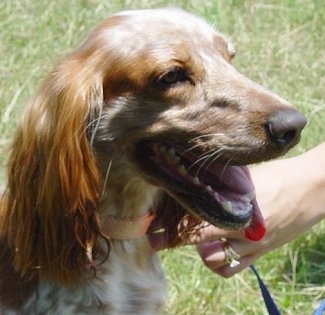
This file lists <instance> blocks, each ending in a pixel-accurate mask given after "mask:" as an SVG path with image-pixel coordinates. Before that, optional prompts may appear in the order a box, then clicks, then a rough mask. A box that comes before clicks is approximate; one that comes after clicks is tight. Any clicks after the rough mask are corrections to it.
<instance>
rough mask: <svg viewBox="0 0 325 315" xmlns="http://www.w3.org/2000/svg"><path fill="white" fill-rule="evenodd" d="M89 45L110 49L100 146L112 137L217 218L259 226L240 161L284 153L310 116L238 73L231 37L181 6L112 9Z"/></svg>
mask: <svg viewBox="0 0 325 315" xmlns="http://www.w3.org/2000/svg"><path fill="white" fill-rule="evenodd" d="M93 45H97V46H101V49H102V51H104V53H105V54H106V58H107V59H106V61H104V64H101V67H102V69H103V71H104V84H103V94H104V99H105V106H104V108H103V112H102V113H101V118H100V123H99V124H98V128H96V129H97V130H96V134H95V143H96V145H97V147H100V148H103V147H105V146H108V147H111V146H112V144H114V147H115V148H116V149H115V150H116V151H118V154H119V155H123V156H124V157H126V159H127V161H128V162H127V163H129V164H131V165H132V167H134V168H135V172H137V173H138V174H141V176H142V177H143V178H144V179H145V180H146V181H148V182H149V183H152V184H153V185H155V186H158V187H160V188H162V189H164V190H165V191H166V192H167V193H168V194H169V195H170V196H172V197H173V198H174V199H175V200H176V201H177V202H178V203H179V204H181V205H182V206H183V207H185V208H186V209H188V210H190V211H192V212H194V213H196V214H197V215H199V216H200V217H202V218H204V219H205V220H207V221H209V222H211V223H213V224H217V225H219V226H223V227H230V228H238V227H243V226H244V225H247V223H248V222H250V220H252V216H253V220H252V222H253V225H254V229H257V230H258V229H263V227H262V223H261V222H260V214H259V210H258V207H257V204H256V201H255V195H254V189H253V185H252V183H251V180H250V176H249V173H248V170H247V168H246V167H243V166H241V165H246V164H250V163H255V162H259V161H263V160H267V159H270V158H274V157H276V156H279V155H280V154H283V153H285V152H286V151H287V150H288V149H289V148H290V147H292V146H293V145H294V144H295V143H296V142H297V141H298V139H299V134H300V130H301V129H302V127H303V126H304V124H305V119H304V117H303V116H301V115H300V114H298V113H297V112H296V111H295V110H294V109H292V107H291V106H290V105H289V104H288V103H287V102H286V101H285V100H283V99H281V98H280V97H278V96H276V95H275V94H272V93H271V92H269V91H267V90H266V89H264V88H263V87H261V86H259V85H258V84H256V83H254V82H252V81H251V80H249V79H248V78H246V77H245V76H243V75H242V74H240V73H239V72H238V71H237V70H236V69H235V68H234V67H233V66H232V65H231V63H230V62H231V59H232V57H233V56H234V54H235V52H234V48H233V46H232V45H231V43H230V42H229V41H228V40H227V39H226V38H225V37H224V36H223V35H222V34H220V33H218V32H217V31H215V30H214V29H213V28H212V27H211V26H210V25H208V24H207V23H205V22H204V21H202V20H201V19H199V18H197V17H194V16H192V15H190V14H188V13H185V12H183V11H180V10H156V11H135V12H127V13H123V14H120V15H117V16H114V17H113V18H111V19H109V20H107V21H106V22H105V23H103V24H102V25H101V26H99V28H97V29H95V30H94V32H93V33H92V34H91V35H90V36H89V38H88V40H86V42H85V43H84V44H83V46H81V49H80V51H81V52H84V53H87V51H92V50H94V48H93ZM104 151H105V150H104ZM261 233H262V232H261ZM251 237H252V238H254V237H256V238H258V237H260V235H259V236H251Z"/></svg>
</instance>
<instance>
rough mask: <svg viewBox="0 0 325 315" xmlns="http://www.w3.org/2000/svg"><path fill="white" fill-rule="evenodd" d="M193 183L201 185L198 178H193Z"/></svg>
mask: <svg viewBox="0 0 325 315" xmlns="http://www.w3.org/2000/svg"><path fill="white" fill-rule="evenodd" d="M193 183H194V184H197V185H198V184H200V179H199V178H198V177H197V176H196V177H193Z"/></svg>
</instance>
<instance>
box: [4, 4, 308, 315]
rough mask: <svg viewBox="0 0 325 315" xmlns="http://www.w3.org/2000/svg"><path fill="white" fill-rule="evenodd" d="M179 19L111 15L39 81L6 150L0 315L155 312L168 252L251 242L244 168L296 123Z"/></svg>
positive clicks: (285, 144) (289, 139) (217, 37)
mask: <svg viewBox="0 0 325 315" xmlns="http://www.w3.org/2000/svg"><path fill="white" fill-rule="evenodd" d="M234 55H235V50H234V48H233V45H232V44H231V42H230V41H229V40H228V39H227V38H226V37H225V36H224V35H222V34H221V33H220V32H218V31H217V30H215V29H214V28H213V27H212V26H210V25H209V24H208V23H207V22H205V21H204V20H202V19H201V18H199V17H196V16H193V15H192V14H190V13H187V12H185V11H182V10H181V9H176V8H175V9H155V10H135V11H125V12H121V13H117V14H115V15H113V16H111V17H110V18H108V19H107V20H105V21H104V22H103V23H102V24H100V25H99V26H97V27H96V28H95V29H94V30H93V31H92V32H90V34H89V36H88V37H87V38H86V39H85V41H84V42H83V43H82V44H81V45H80V46H79V47H78V48H77V49H76V51H74V52H72V53H71V54H69V55H68V56H66V57H65V58H63V59H62V60H61V61H60V62H59V63H58V65H57V66H56V67H55V69H54V70H53V71H52V72H51V73H50V75H49V76H48V77H47V79H46V80H45V81H44V83H43V84H42V85H41V87H40V89H39V91H38V93H37V94H36V96H35V97H34V98H33V100H32V101H31V102H29V103H28V105H27V107H26V110H25V111H24V114H23V116H22V119H21V122H20V124H19V126H18V128H17V131H16V133H15V134H14V137H13V142H12V146H11V151H10V156H9V159H8V165H7V180H6V187H5V189H4V192H3V194H2V197H1V205H0V248H1V251H0V312H1V314H5V315H7V314H19V315H23V314H25V315H27V314H28V315H30V314H52V315H53V314H110V315H113V314H114V315H117V314H123V315H126V314H133V315H134V314H141V315H146V314H158V313H159V312H160V311H161V309H162V308H163V305H164V301H165V293H164V292H165V281H164V275H163V271H162V270H161V267H160V265H159V262H158V260H157V257H156V255H155V253H154V251H153V249H152V248H151V246H150V242H149V240H148V234H154V233H159V232H161V230H159V229H163V232H164V233H166V234H167V235H168V237H169V242H170V246H171V247H172V246H175V245H177V244H182V243H184V242H186V240H187V239H188V238H190V237H191V236H193V235H195V233H196V232H197V229H199V228H200V227H201V226H202V224H205V222H208V223H209V224H213V225H216V226H220V227H223V228H227V229H243V231H244V233H245V235H246V237H247V238H249V239H252V240H258V239H260V238H261V237H262V236H263V234H264V224H263V219H262V216H261V213H260V211H259V209H258V205H257V203H256V199H255V195H254V187H253V184H252V182H251V180H250V175H249V171H248V168H247V167H246V166H245V165H248V164H251V163H257V162H261V161H264V160H268V159H272V158H275V157H278V156H280V155H282V154H284V153H285V152H287V151H288V150H289V149H290V148H291V147H293V146H294V145H295V144H296V143H297V142H298V141H299V138H300V133H301V130H302V129H303V127H304V125H305V124H306V119H305V117H304V116H303V115H302V114H300V113H299V112H298V111H296V110H295V109H294V108H293V107H292V106H291V105H290V104H289V103H288V102H287V101H285V100H284V99H282V98H280V97H279V96H277V95H275V94H273V93H272V92H270V91H268V90H267V89H265V88H263V87H262V86H260V85H258V84H257V83H255V82H253V81H251V80H250V79H248V78H247V77H245V76H244V75H242V74H241V73H240V72H238V71H237V70H236V69H235V68H234V67H233V66H232V65H231V60H232V58H233V57H234Z"/></svg>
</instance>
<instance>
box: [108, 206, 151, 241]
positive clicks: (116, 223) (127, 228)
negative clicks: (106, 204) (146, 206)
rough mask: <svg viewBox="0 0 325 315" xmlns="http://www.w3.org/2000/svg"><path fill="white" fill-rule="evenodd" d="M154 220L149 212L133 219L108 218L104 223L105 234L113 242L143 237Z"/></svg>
mask: <svg viewBox="0 0 325 315" xmlns="http://www.w3.org/2000/svg"><path fill="white" fill-rule="evenodd" d="M154 218H155V215H154V214H153V213H151V212H148V213H147V214H145V215H143V216H140V217H133V218H117V217H116V216H113V215H112V216H108V220H107V222H106V223H105V226H104V230H105V234H106V235H107V236H108V237H109V238H110V239H113V240H133V239H136V238H139V237H143V236H145V234H146V233H147V231H148V228H149V226H150V224H151V222H152V221H153V219H154Z"/></svg>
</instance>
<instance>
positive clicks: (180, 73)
mask: <svg viewBox="0 0 325 315" xmlns="http://www.w3.org/2000/svg"><path fill="white" fill-rule="evenodd" d="M188 80H189V76H188V74H187V72H186V71H185V70H184V69H180V68H175V69H172V70H169V71H168V72H166V73H165V74H164V75H162V76H161V77H160V78H159V79H158V83H159V85H160V86H161V87H164V88H168V87H171V86H173V85H175V84H176V83H179V82H184V81H188Z"/></svg>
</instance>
